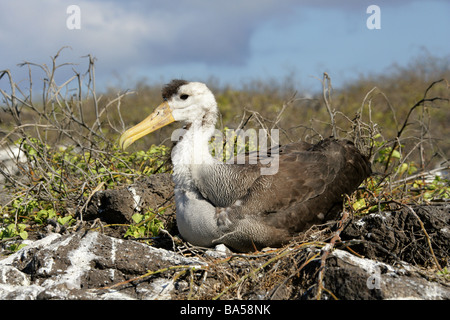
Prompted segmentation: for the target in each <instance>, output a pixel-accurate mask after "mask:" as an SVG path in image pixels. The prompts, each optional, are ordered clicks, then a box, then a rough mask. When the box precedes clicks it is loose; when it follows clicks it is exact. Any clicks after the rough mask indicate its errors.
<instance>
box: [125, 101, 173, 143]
mask: <svg viewBox="0 0 450 320" xmlns="http://www.w3.org/2000/svg"><path fill="white" fill-rule="evenodd" d="M174 121H175V119H174V118H173V116H172V111H171V110H170V106H169V104H168V103H167V101H164V102H163V103H161V104H160V105H159V106H158V107H157V108H156V109H155V111H153V113H152V114H151V115H149V116H148V117H147V118H145V119H144V120H143V121H141V122H140V123H138V124H137V125H135V126H134V127H132V128H130V129H128V130H127V131H125V132H124V133H123V134H122V135H121V136H120V139H119V145H120V146H121V147H122V149H123V150H125V149H126V148H128V147H129V146H130V145H131V144H132V143H133V142H135V141H136V140H138V139H140V138H142V137H143V136H145V135H147V134H149V133H151V132H153V131H156V130H158V129H160V128H162V127H164V126H166V125H168V124H169V123H172V122H174Z"/></svg>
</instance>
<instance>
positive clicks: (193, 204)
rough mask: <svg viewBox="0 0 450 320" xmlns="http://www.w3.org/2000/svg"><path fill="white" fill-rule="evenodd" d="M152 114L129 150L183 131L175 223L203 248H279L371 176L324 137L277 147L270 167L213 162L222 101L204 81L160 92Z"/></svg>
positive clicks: (175, 155)
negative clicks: (158, 134) (168, 128)
mask: <svg viewBox="0 0 450 320" xmlns="http://www.w3.org/2000/svg"><path fill="white" fill-rule="evenodd" d="M162 93H163V94H162V95H163V99H164V100H165V102H164V103H162V104H161V105H160V106H159V107H158V108H157V109H156V110H155V112H154V113H153V114H152V115H150V116H149V117H148V118H147V119H145V120H144V121H142V122H141V123H140V124H138V125H137V126H135V127H133V128H131V129H130V130H128V131H127V132H126V133H124V134H123V135H122V137H121V141H120V143H121V145H122V146H124V147H126V146H128V145H130V144H131V143H133V142H134V141H135V140H136V139H138V138H140V137H142V136H143V135H145V134H147V133H149V132H152V131H154V130H157V129H158V128H160V127H161V126H164V125H166V124H168V123H170V122H173V121H182V122H184V123H185V124H187V126H186V128H187V129H186V130H185V132H184V134H183V136H182V139H179V142H178V143H177V145H176V146H175V147H174V149H173V152H172V162H173V165H174V174H173V179H174V182H175V201H176V206H177V223H178V228H179V231H180V233H181V235H182V236H183V237H184V238H185V240H187V241H189V242H191V243H193V244H194V245H199V246H212V245H214V244H219V243H223V244H226V245H227V246H229V247H231V248H233V249H235V250H238V251H251V250H254V249H255V248H257V249H261V248H263V247H267V246H280V245H282V244H284V243H286V242H288V241H289V240H291V239H292V238H293V237H295V236H296V235H298V233H299V232H302V231H305V230H307V229H308V228H309V227H311V226H312V225H314V224H322V223H325V222H327V221H329V220H331V219H335V218H336V217H337V214H338V213H339V211H340V209H341V208H342V201H343V197H344V194H350V193H351V192H353V191H354V190H355V189H356V188H357V187H358V186H359V185H360V183H361V182H362V181H363V180H364V179H365V178H367V177H368V176H369V175H370V173H371V169H370V164H369V161H368V160H367V158H366V157H364V156H363V155H362V154H361V153H360V152H359V151H358V150H357V148H356V147H355V146H354V145H353V144H352V143H351V142H349V141H345V140H336V139H332V138H330V139H325V140H323V141H321V142H319V143H318V144H315V145H312V144H308V143H305V142H299V143H293V144H289V145H286V146H283V147H280V148H279V149H275V150H273V152H274V153H276V154H278V155H279V158H278V161H279V165H278V171H277V173H276V174H273V175H267V174H263V173H262V171H261V168H263V167H268V166H269V165H268V164H263V163H261V162H258V163H257V164H225V163H222V162H219V161H218V160H216V159H213V157H212V156H211V154H210V153H209V151H208V141H209V139H210V137H211V136H212V134H213V132H214V128H215V123H216V120H217V112H218V111H217V104H216V101H215V99H214V96H213V95H212V93H211V91H210V90H209V89H208V88H207V87H206V86H205V85H204V84H202V83H198V82H187V81H184V80H174V81H172V82H171V83H169V84H168V85H167V86H166V87H165V88H164V89H163V92H162Z"/></svg>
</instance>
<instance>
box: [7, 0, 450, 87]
mask: <svg viewBox="0 0 450 320" xmlns="http://www.w3.org/2000/svg"><path fill="white" fill-rule="evenodd" d="M70 5H76V6H77V7H78V8H79V11H78V12H75V11H71V10H69V12H68V8H69V6H70ZM370 5H376V6H378V8H379V11H378V12H379V14H377V12H376V11H369V13H368V12H367V9H368V7H369V6H370ZM69 9H70V8H69ZM77 19H78V20H77ZM368 20H369V22H371V24H370V23H369V25H370V26H372V27H373V26H374V24H376V23H377V24H378V26H379V27H380V28H379V29H376V28H375V29H373V28H372V29H371V28H369V27H368V24H367V21H368ZM449 30H450V1H449V0H429V1H414V0H397V1H387V0H370V1H365V0H353V1H348V0H345V1H337V0H316V1H314V0H239V1H238V0H228V1H218V0H209V1H206V0H171V1H162V0H161V1H160V0H158V1H141V0H128V1H119V0H109V1H107V0H104V1H103V0H89V1H88V0H84V1H77V0H70V1H67V0H59V1H58V0H39V1H35V0H13V1H9V0H0V70H4V69H9V70H11V72H12V75H13V79H14V81H15V82H17V83H25V84H26V81H25V80H26V79H27V77H28V69H26V68H24V67H19V66H18V64H19V63H21V62H24V61H30V62H34V63H39V64H42V63H45V64H47V65H50V64H51V60H50V57H51V56H54V55H55V54H56V52H57V51H58V50H59V49H60V48H62V47H64V46H68V48H66V49H64V50H63V51H62V52H61V55H60V57H59V58H58V61H59V62H61V63H64V62H72V63H75V64H76V65H74V66H65V67H63V68H61V69H60V70H59V71H58V75H57V76H58V77H59V78H57V80H58V81H61V82H62V81H64V79H67V78H69V77H70V76H71V75H73V71H72V68H75V69H77V70H78V71H79V72H84V71H85V70H86V69H87V65H88V60H87V58H85V57H84V58H83V56H86V55H88V54H91V55H92V56H94V57H95V58H96V83H97V88H106V87H108V86H116V87H122V88H124V89H127V88H129V89H134V88H133V86H135V85H136V83H137V81H139V80H142V79H144V80H145V81H147V82H148V83H149V84H152V83H163V82H168V81H170V80H171V79H173V78H184V79H187V80H196V81H204V82H205V81H206V82H207V81H208V80H210V79H211V78H214V79H215V81H217V82H218V83H219V84H221V85H233V86H234V87H237V88H239V86H241V85H243V84H245V83H246V82H248V81H251V80H254V79H260V80H261V79H272V80H279V81H281V80H282V79H285V78H286V77H288V76H291V78H293V79H294V80H295V81H296V83H297V85H298V86H299V87H302V88H305V89H307V90H308V89H311V90H313V89H314V88H317V87H320V82H319V80H318V79H319V78H321V77H322V75H323V72H327V73H328V74H329V75H330V76H331V78H332V82H333V86H334V87H339V86H343V85H345V83H348V82H349V81H352V80H354V79H357V78H358V77H359V76H367V75H370V74H381V73H385V72H389V68H390V67H391V66H392V65H393V64H397V65H400V66H406V65H408V63H409V62H410V61H411V59H414V58H417V57H418V56H421V55H423V54H424V53H426V54H431V55H433V56H436V57H439V58H445V57H450V32H449ZM33 75H34V76H35V77H37V78H39V77H40V78H41V79H42V78H43V75H42V74H40V73H39V71H38V69H37V68H35V69H33ZM5 85H6V80H5V79H3V80H1V79H0V88H3V89H4V88H5Z"/></svg>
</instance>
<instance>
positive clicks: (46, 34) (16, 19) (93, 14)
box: [0, 0, 290, 67]
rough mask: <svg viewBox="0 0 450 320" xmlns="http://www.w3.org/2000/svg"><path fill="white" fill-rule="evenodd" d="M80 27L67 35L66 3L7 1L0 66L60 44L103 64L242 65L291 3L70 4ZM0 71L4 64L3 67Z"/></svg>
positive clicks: (1, 18) (1, 17)
mask: <svg viewBox="0 0 450 320" xmlns="http://www.w3.org/2000/svg"><path fill="white" fill-rule="evenodd" d="M74 3H76V4H77V5H78V6H79V7H80V9H81V29H80V30H68V29H67V28H66V19H67V18H68V14H67V13H66V8H67V6H68V5H69V4H72V3H69V2H67V1H63V2H61V1H56V0H43V1H23V0H22V1H20V0H18V1H11V2H8V5H7V8H6V10H1V11H0V28H1V29H0V30H2V31H0V40H1V42H2V43H4V44H5V43H8V44H9V48H8V49H9V50H8V52H7V53H2V54H1V55H2V62H1V63H2V64H5V63H6V64H11V63H17V62H19V61H17V59H21V60H23V59H32V58H33V59H34V58H35V57H37V58H43V57H48V56H49V55H51V54H52V53H53V52H55V50H57V49H58V48H59V47H62V46H64V45H69V46H71V47H72V48H73V49H74V51H75V52H77V53H81V52H83V54H87V53H92V54H94V55H95V56H97V57H99V58H101V59H102V60H104V62H105V63H108V64H109V63H113V62H114V61H116V63H124V64H134V63H145V64H147V65H160V64H173V63H185V62H194V63H195V62H202V63H206V64H243V63H245V62H246V61H247V59H248V56H249V43H250V38H251V36H252V32H253V30H255V28H257V27H258V25H260V24H262V23H264V21H266V20H268V19H270V18H271V16H273V15H274V14H275V15H276V14H277V12H278V13H279V14H288V12H287V11H288V4H289V3H290V1H285V2H284V4H283V5H280V4H279V2H278V1H275V0H260V1H244V2H241V1H234V0H232V1H195V0H192V1H151V2H147V1H131V2H124V1H74ZM2 67H3V66H2Z"/></svg>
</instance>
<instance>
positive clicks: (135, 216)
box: [131, 213, 144, 223]
mask: <svg viewBox="0 0 450 320" xmlns="http://www.w3.org/2000/svg"><path fill="white" fill-rule="evenodd" d="M143 218H144V216H143V215H142V214H140V213H135V214H133V216H132V217H131V219H133V221H134V222H135V223H139V222H141V221H142V219H143Z"/></svg>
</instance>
